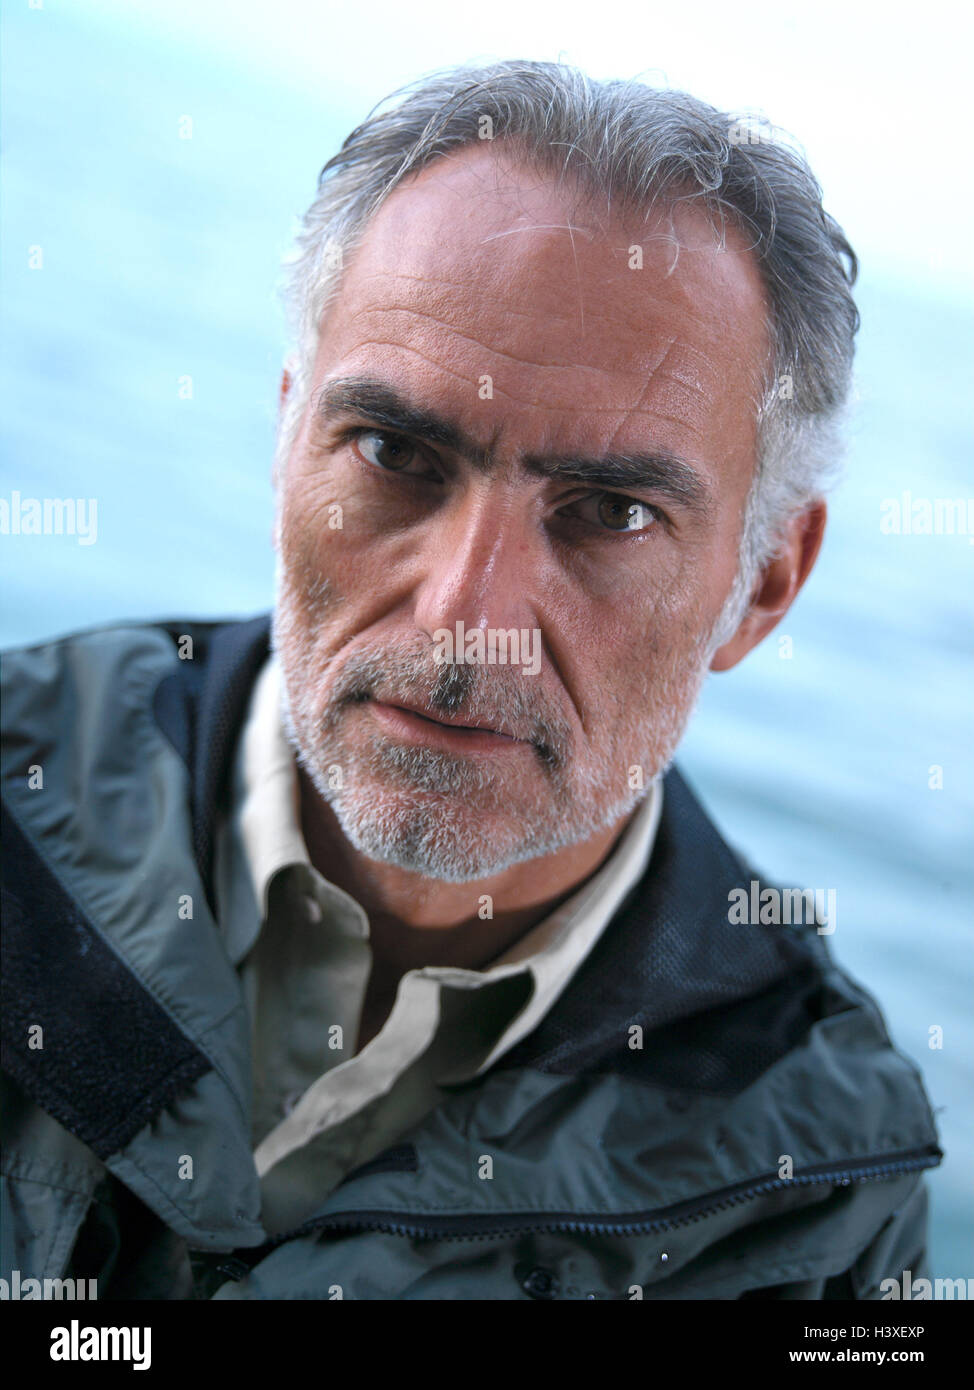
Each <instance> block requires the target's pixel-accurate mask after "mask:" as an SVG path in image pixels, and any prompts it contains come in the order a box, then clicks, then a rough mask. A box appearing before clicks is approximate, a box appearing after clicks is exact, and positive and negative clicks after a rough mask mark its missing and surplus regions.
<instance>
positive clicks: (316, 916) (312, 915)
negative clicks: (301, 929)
mask: <svg viewBox="0 0 974 1390" xmlns="http://www.w3.org/2000/svg"><path fill="white" fill-rule="evenodd" d="M304 911H305V914H306V916H307V918H308V921H309V922H320V921H321V903H320V902H319V901H318V899H317V898H316V897H315V896H314V894H313V893H305V895H304Z"/></svg>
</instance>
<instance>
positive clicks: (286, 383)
mask: <svg viewBox="0 0 974 1390" xmlns="http://www.w3.org/2000/svg"><path fill="white" fill-rule="evenodd" d="M292 381H293V377H292V376H291V373H290V372H289V371H288V369H287V367H285V368H284V369H283V371H282V372H281V385H280V389H279V391H278V394H277V416H278V428H280V418H281V412H282V411H283V409H284V405H285V402H286V401H287V398H288V392H289V391H290V390H291V384H292ZM277 465H278V459H277V452H276V450H275V454H274V463H273V466H272V468H271V486H272V487H273V489H274V521H273V523H272V525H271V545H272V546H273V547H274V549H275V550H276V549H277V542H278V525H279V521H280V518H279V516H278V514H277V513H278V497H277V490H278V483H279V481H280V480H279V478H278V466H277Z"/></svg>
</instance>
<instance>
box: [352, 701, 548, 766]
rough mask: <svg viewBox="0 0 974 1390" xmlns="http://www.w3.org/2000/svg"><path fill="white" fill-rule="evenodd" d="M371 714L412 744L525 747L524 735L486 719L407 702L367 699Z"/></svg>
mask: <svg viewBox="0 0 974 1390" xmlns="http://www.w3.org/2000/svg"><path fill="white" fill-rule="evenodd" d="M366 703H367V704H368V707H369V708H370V709H371V710H372V712H373V714H374V716H375V717H376V718H377V719H378V721H379V722H380V723H381V724H382V725H383V727H384V728H385V729H387V730H388V732H389V733H391V734H392V735H393V736H394V737H397V738H399V739H401V740H403V741H404V742H407V743H414V744H426V745H436V746H439V747H444V748H454V749H461V750H463V751H464V752H469V753H473V752H494V751H500V750H501V749H504V748H516V747H518V746H521V747H527V746H528V745H527V744H525V742H524V740H523V739H518V738H512V737H511V735H510V734H502V733H499V732H498V731H497V730H496V729H492V728H491V727H490V725H489V724H487V723H486V722H478V721H476V720H474V721H473V722H471V723H463V722H462V721H461V720H459V719H456V720H454V719H450V718H449V717H447V716H442V717H439V716H436V715H432V714H428V713H426V712H424V711H422V710H418V709H415V708H413V707H412V706H410V705H407V704H398V703H392V702H388V703H387V702H386V701H382V700H375V699H373V700H369V701H367V702H366Z"/></svg>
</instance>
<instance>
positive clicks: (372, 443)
mask: <svg viewBox="0 0 974 1390" xmlns="http://www.w3.org/2000/svg"><path fill="white" fill-rule="evenodd" d="M356 443H357V445H358V449H359V452H360V453H361V454H362V456H363V457H364V458H365V459H366V460H367V461H368V462H369V463H374V464H376V465H377V467H379V468H385V469H387V470H388V471H389V472H390V473H404V472H406V471H407V470H408V468H409V465H410V463H412V462H413V461H414V460H415V461H420V462H421V460H419V455H418V451H417V449H416V446H415V444H411V443H410V442H409V440H408V439H406V438H404V436H403V435H401V434H385V433H383V432H381V431H379V430H369V431H368V432H363V433H362V434H360V435H359V436H358V439H357V441H356Z"/></svg>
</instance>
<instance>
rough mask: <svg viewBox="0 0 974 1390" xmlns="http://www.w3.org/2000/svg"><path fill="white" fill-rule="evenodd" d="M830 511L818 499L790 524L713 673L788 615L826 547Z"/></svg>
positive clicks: (713, 664)
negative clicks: (826, 528)
mask: <svg viewBox="0 0 974 1390" xmlns="http://www.w3.org/2000/svg"><path fill="white" fill-rule="evenodd" d="M826 516H827V510H826V506H825V503H824V501H823V500H822V499H821V498H818V499H817V500H816V501H814V502H812V503H811V504H810V505H809V506H808V507H806V508H805V510H804V511H803V512H799V513H798V515H797V516H794V517H792V519H791V521H789V523H788V525H787V527H786V529H785V534H784V537H783V541H782V548H781V552H780V553H779V554H778V555H777V556H775V558H774V559H773V560H769V561H768V563H767V565H766V566H765V567H764V569H763V570H762V571H761V574H760V576H759V578H758V580H757V582H756V584H755V586H754V591H753V593H752V596H751V606H750V607H749V608H748V610H747V612H746V613H745V615H744V617H743V619H742V620H741V624H740V627H739V628H738V629H737V631H736V632H735V633H734V636H733V637H732V638H731V639H730V641H728V642H725V643H724V645H723V646H722V647H718V649H717V651H716V652H714V655H713V659H712V660H711V662H710V669H711V671H729V670H730V668H731V667H732V666H736V665H737V663H738V662H739V661H741V660H742V659H743V658H744V657H745V656H747V654H748V652H749V651H751V650H752V648H754V647H756V646H757V644H758V643H759V642H760V641H762V640H763V639H764V638H765V637H767V635H768V633H769V632H770V631H771V629H772V628H774V627H777V625H778V623H779V622H780V621H781V619H782V618H783V617H784V616H785V614H786V613H787V612H788V609H789V608H790V607H791V605H792V604H793V603H794V601H795V599H796V597H797V595H798V591H799V589H800V588H801V587H802V585H803V584H804V583H805V580H806V579H807V578H808V576H809V575H810V574H811V572H812V566H813V565H814V564H815V560H816V558H817V556H818V552H819V550H820V549H821V545H822V536H823V535H824V533H825V520H826Z"/></svg>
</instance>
